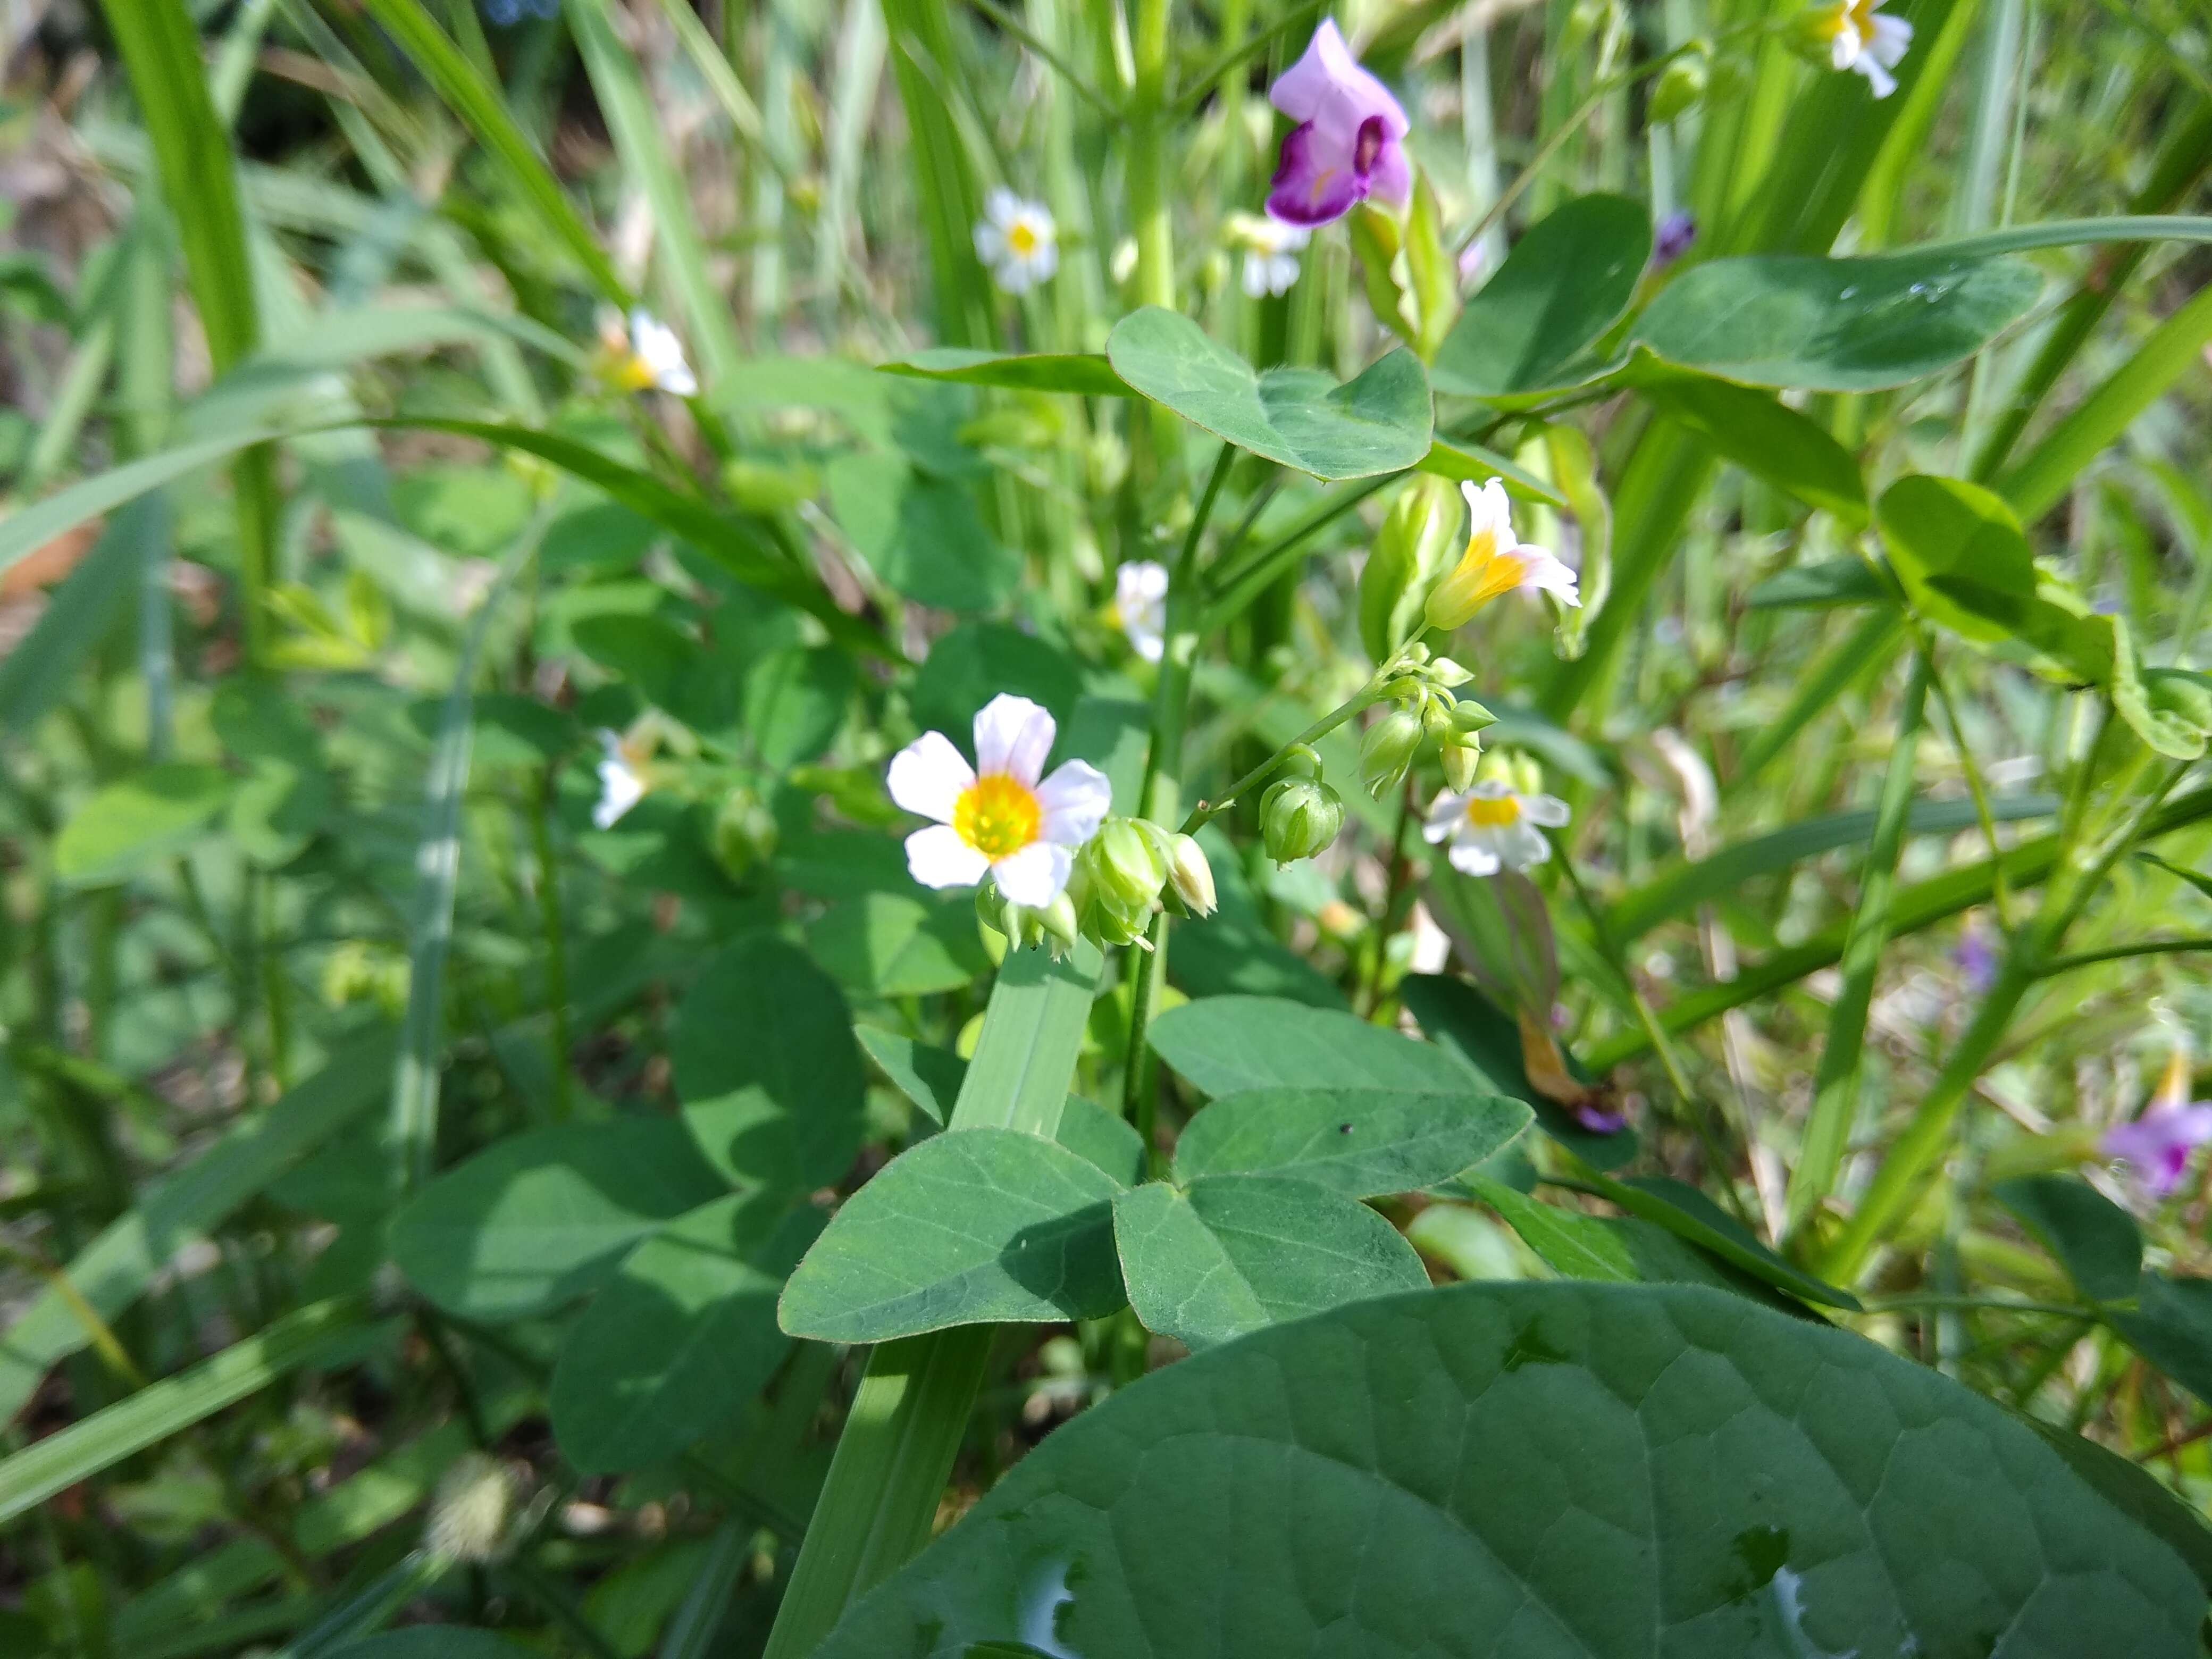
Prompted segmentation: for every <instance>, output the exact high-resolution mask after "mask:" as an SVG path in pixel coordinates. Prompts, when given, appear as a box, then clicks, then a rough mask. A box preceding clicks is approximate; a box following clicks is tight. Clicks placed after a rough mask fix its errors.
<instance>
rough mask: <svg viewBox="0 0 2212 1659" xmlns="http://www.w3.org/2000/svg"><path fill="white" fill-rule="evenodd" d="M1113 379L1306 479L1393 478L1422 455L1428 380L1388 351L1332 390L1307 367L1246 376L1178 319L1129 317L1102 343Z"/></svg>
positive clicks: (1149, 310) (1400, 354)
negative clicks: (1116, 376)
mask: <svg viewBox="0 0 2212 1659" xmlns="http://www.w3.org/2000/svg"><path fill="white" fill-rule="evenodd" d="M1106 355H1107V356H1108V357H1109V358H1110V359H1111V360H1112V362H1113V365H1114V368H1115V373H1117V374H1120V375H1121V378H1122V379H1123V380H1126V381H1127V382H1128V383H1129V384H1130V385H1131V386H1133V387H1135V388H1136V389H1137V390H1138V391H1139V392H1142V393H1144V395H1145V396H1146V397H1147V398H1152V400H1153V401H1154V402H1155V403H1160V404H1166V405H1167V406H1168V407H1169V408H1170V409H1172V410H1175V412H1176V414H1178V415H1180V416H1182V417H1183V418H1184V419H1185V420H1187V421H1188V422H1191V423H1192V424H1193V425H1194V426H1201V427H1204V428H1206V430H1207V431H1208V432H1211V433H1212V434H1213V435H1215V436H1216V437H1218V438H1222V439H1225V440H1226V441H1229V442H1231V443H1232V444H1235V445H1236V446H1237V447H1238V448H1240V449H1249V450H1250V451H1251V452H1252V453H1254V454H1255V455H1264V456H1266V457H1267V459H1269V460H1271V461H1279V462H1281V463H1282V464H1283V465H1285V466H1294V467H1296V468H1297V469H1298V470H1299V471H1302V472H1310V473H1312V474H1313V475H1314V477H1316V478H1364V477H1369V476H1370V475H1372V474H1374V473H1377V472H1398V471H1403V470H1404V469H1405V468H1407V467H1409V466H1414V465H1419V462H1420V461H1421V459H1423V458H1424V457H1425V456H1426V455H1427V454H1428V453H1429V438H1430V426H1431V408H1430V401H1429V382H1428V377H1427V376H1426V375H1425V374H1422V372H1421V364H1420V360H1419V358H1417V357H1415V356H1413V353H1412V352H1410V351H1394V352H1392V353H1391V354H1390V355H1389V356H1387V357H1384V358H1383V359H1382V360H1380V361H1379V362H1375V363H1372V364H1370V366H1369V367H1368V368H1366V369H1365V370H1364V372H1363V373H1361V374H1359V375H1358V377H1357V378H1356V379H1353V380H1347V381H1346V382H1344V383H1343V384H1342V385H1339V384H1338V383H1337V382H1336V381H1335V380H1332V379H1331V378H1330V377H1329V376H1328V375H1327V374H1324V373H1322V371H1321V370H1320V369H1317V368H1271V369H1268V370H1267V371H1266V372H1265V373H1264V374H1262V373H1261V372H1259V371H1257V370H1255V369H1254V368H1253V367H1252V365H1251V364H1249V363H1248V362H1245V361H1244V360H1243V358H1242V357H1240V356H1237V354H1236V353H1235V352H1233V351H1231V349H1229V348H1228V347H1227V346H1225V345H1223V344H1221V343H1219V342H1218V341H1217V340H1214V339H1212V338H1211V337H1209V336H1208V335H1207V334H1206V331H1205V330H1204V329H1202V328H1200V327H1199V325H1197V324H1196V323H1194V322H1193V321H1191V319H1189V318H1188V317H1182V316H1178V315H1177V314H1176V313H1174V312H1172V311H1165V310H1163V309H1161V308H1160V307H1158V306H1146V307H1145V308H1144V309H1142V310H1141V311H1133V312H1132V313H1129V315H1127V317H1124V318H1123V319H1121V321H1120V322H1119V323H1117V324H1115V327H1114V331H1113V333H1112V334H1110V335H1109V336H1108V337H1107V340H1106Z"/></svg>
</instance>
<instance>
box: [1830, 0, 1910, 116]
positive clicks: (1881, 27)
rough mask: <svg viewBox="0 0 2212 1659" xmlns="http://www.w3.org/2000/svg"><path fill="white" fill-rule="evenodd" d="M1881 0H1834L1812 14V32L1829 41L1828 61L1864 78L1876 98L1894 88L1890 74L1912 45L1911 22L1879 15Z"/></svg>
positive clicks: (1895, 79)
mask: <svg viewBox="0 0 2212 1659" xmlns="http://www.w3.org/2000/svg"><path fill="white" fill-rule="evenodd" d="M1881 3H1882V0H1834V3H1832V4H1831V5H1827V6H1824V7H1822V8H1821V9H1820V10H1819V11H1818V12H1816V13H1814V20H1813V32H1814V34H1815V35H1816V36H1818V37H1820V38H1822V39H1825V40H1826V41H1827V43H1828V61H1829V62H1830V63H1832V64H1834V65H1835V66H1836V67H1837V68H1838V69H1839V70H1857V72H1858V73H1859V74H1861V75H1863V76H1866V78H1867V83H1868V84H1869V86H1871V87H1872V88H1874V95H1875V97H1877V98H1887V97H1888V96H1889V94H1891V93H1893V92H1895V91H1896V90H1897V77H1896V76H1893V75H1892V74H1891V73H1890V70H1893V69H1895V68H1896V67H1897V66H1898V65H1899V64H1901V63H1903V62H1904V61H1905V52H1906V51H1907V49H1908V48H1910V47H1911V45H1912V25H1911V24H1910V23H1908V22H1906V21H1905V20H1904V19H1903V18H1902V17H1884V16H1881V15H1878V8H1879V7H1880V6H1881Z"/></svg>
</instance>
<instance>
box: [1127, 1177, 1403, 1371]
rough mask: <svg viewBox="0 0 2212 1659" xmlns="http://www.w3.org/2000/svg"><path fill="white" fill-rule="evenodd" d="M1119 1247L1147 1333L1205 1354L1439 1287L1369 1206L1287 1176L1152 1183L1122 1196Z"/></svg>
mask: <svg viewBox="0 0 2212 1659" xmlns="http://www.w3.org/2000/svg"><path fill="white" fill-rule="evenodd" d="M1114 1241H1115V1244H1116V1246H1117V1247H1118V1248H1119V1249H1120V1250H1121V1277H1122V1279H1124V1281H1125V1282H1126V1283H1127V1285H1128V1287H1129V1305H1130V1306H1131V1307H1133V1308H1134V1309H1135V1310H1137V1317H1138V1318H1139V1319H1140V1320H1142V1321H1143V1322H1144V1324H1145V1328H1146V1329H1147V1330H1152V1331H1158V1333H1159V1334H1161V1335H1163V1336H1172V1337H1174V1338H1176V1340H1179V1341H1182V1342H1184V1343H1186V1344H1188V1346H1191V1347H1194V1348H1202V1347H1206V1346H1210V1345H1211V1344H1213V1343H1216V1342H1226V1341H1228V1340H1230V1339H1231V1337H1236V1336H1242V1335H1243V1334H1245V1333H1246V1332H1247V1331H1256V1330H1258V1329H1259V1328H1261V1326H1263V1325H1273V1324H1278V1323H1279V1322H1282V1321H1284V1320H1287V1319H1299V1318H1303V1317H1304V1316H1306V1315H1307V1314H1310V1313H1319V1312H1320V1311H1322V1310H1323V1309H1325V1308H1334V1307H1337V1306H1340V1305H1341V1304H1344V1303H1346V1302H1358V1301H1360V1300H1362V1299H1363V1298H1365V1297H1376V1296H1388V1295H1389V1294H1390V1292H1392V1291H1407V1290H1418V1289H1419V1287H1420V1286H1422V1285H1425V1284H1427V1283H1428V1282H1429V1276H1428V1272H1427V1270H1426V1269H1425V1268H1424V1267H1422V1266H1421V1258H1420V1257H1419V1255H1416V1254H1415V1253H1414V1250H1413V1246H1412V1245H1410V1244H1408V1243H1407V1242H1406V1240H1405V1238H1404V1237H1403V1236H1402V1235H1401V1233H1400V1232H1399V1231H1398V1230H1397V1229H1396V1228H1395V1227H1393V1226H1392V1225H1390V1224H1389V1222H1387V1221H1385V1220H1384V1219H1383V1218H1382V1217H1381V1216H1379V1215H1377V1214H1376V1213H1375V1212H1374V1211H1372V1210H1370V1209H1369V1208H1368V1207H1367V1206H1365V1205H1364V1204H1358V1203H1354V1202H1353V1201H1352V1200H1351V1199H1348V1198H1344V1197H1340V1195H1339V1194H1335V1193H1333V1192H1331V1191H1329V1190H1328V1188H1325V1187H1316V1186H1315V1185H1314V1184H1313V1183H1312V1182H1307V1181H1292V1180H1286V1179H1285V1178H1283V1177H1281V1176H1239V1175H1229V1176H1205V1177H1203V1178H1201V1179H1200V1180H1197V1181H1194V1182H1191V1183H1190V1185H1189V1186H1188V1187H1183V1188H1177V1187H1171V1186H1170V1185H1169V1184H1168V1183H1167V1182H1164V1181H1154V1182H1148V1183H1146V1185H1144V1186H1142V1187H1139V1188H1136V1189H1135V1190H1134V1191H1132V1192H1127V1193H1124V1194H1121V1196H1120V1197H1119V1198H1117V1199H1115V1200H1114Z"/></svg>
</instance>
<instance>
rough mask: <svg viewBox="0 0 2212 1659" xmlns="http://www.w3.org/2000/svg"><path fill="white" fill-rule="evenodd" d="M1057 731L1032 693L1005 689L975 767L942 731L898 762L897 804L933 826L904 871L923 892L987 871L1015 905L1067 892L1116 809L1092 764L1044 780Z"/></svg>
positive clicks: (982, 726)
mask: <svg viewBox="0 0 2212 1659" xmlns="http://www.w3.org/2000/svg"><path fill="white" fill-rule="evenodd" d="M1056 732H1057V728H1056V727H1055V726H1054V722H1053V718H1052V716H1051V715H1050V714H1047V713H1046V712H1045V711H1044V710H1043V709H1042V708H1039V707H1038V706H1037V705H1036V703H1033V702H1030V700H1029V699H1028V698H1027V697H1017V696H1011V695H1008V694H1006V693H1004V692H1002V693H1000V695H999V696H995V697H994V698H992V699H991V701H990V702H987V703H986V704H984V705H983V708H982V710H981V712H980V713H979V714H977V715H976V716H975V765H973V766H970V765H969V763H968V762H967V759H966V757H964V756H963V755H962V754H961V752H960V751H959V750H957V749H956V748H955V747H953V744H952V740H951V738H948V737H946V736H945V734H944V733H943V732H924V733H923V734H922V735H921V737H919V738H915V740H914V741H913V742H912V743H910V744H908V745H907V746H906V747H905V748H903V749H902V750H899V752H898V753H897V754H896V755H894V756H893V757H891V765H890V778H889V783H890V795H891V799H893V800H895V801H896V802H897V803H898V804H899V805H901V806H902V807H904V808H905V809H906V810H907V811H909V812H915V813H919V814H920V815H921V817H926V818H932V819H934V820H935V822H934V823H932V824H931V825H930V827H929V828H928V829H917V830H915V832H914V834H912V835H911V836H908V837H907V839H906V867H907V869H908V872H909V873H910V874H912V876H913V877H914V878H915V880H916V881H918V882H920V883H921V884H922V885H923V886H925V887H973V886H975V884H978V883H980V882H981V880H982V879H983V878H984V876H985V875H989V876H991V877H992V878H994V880H995V881H996V882H997V883H998V887H999V892H1000V895H1001V896H1003V897H1004V898H1005V899H1006V901H1007V902H1009V903H1012V904H1021V905H1027V906H1028V907H1030V908H1031V909H1036V910H1042V909H1043V908H1045V907H1046V906H1047V905H1048V904H1050V903H1051V902H1053V901H1054V899H1056V898H1058V897H1059V896H1060V893H1061V892H1062V891H1063V890H1065V889H1066V886H1067V877H1068V872H1069V871H1070V870H1071V869H1072V868H1073V866H1074V861H1075V849H1076V848H1079V847H1080V846H1082V845H1083V843H1084V842H1086V841H1089V840H1090V839H1091V836H1093V835H1095V834H1097V829H1098V825H1099V823H1100V822H1101V821H1102V820H1103V818H1104V817H1105V816H1106V814H1107V812H1108V811H1109V810H1110V809H1111V808H1112V806H1113V804H1114V792H1113V788H1112V787H1111V786H1110V785H1109V784H1108V783H1107V781H1106V775H1105V774H1104V773H1103V772H1101V771H1100V770H1099V769H1097V767H1095V766H1093V765H1091V763H1089V762H1087V761H1079V760H1072V761H1066V762H1063V763H1061V764H1060V765H1059V766H1057V767H1055V768H1054V769H1053V772H1052V775H1050V776H1049V777H1045V776H1043V773H1044V762H1045V757H1046V756H1047V755H1048V754H1050V753H1051V752H1052V742H1053V738H1054V736H1055V735H1056Z"/></svg>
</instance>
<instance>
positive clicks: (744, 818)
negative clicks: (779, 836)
mask: <svg viewBox="0 0 2212 1659" xmlns="http://www.w3.org/2000/svg"><path fill="white" fill-rule="evenodd" d="M775 841H776V826H775V813H773V812H771V811H769V809H768V808H767V806H766V805H763V803H762V801H761V799H760V798H759V797H758V796H757V795H755V794H754V793H752V791H750V789H732V790H731V791H730V793H728V794H727V795H726V796H724V797H723V799H722V804H721V805H720V807H718V808H717V809H716V810H715V812H714V832H713V836H712V840H711V842H710V844H711V845H712V847H713V848H714V861H715V862H716V863H717V864H719V865H720V866H722V869H723V872H724V873H726V875H727V876H728V877H729V878H730V879H731V880H732V881H734V882H736V883H738V884H739V885H741V886H742V885H743V884H744V883H745V881H746V880H747V879H748V878H750V876H751V875H752V873H753V872H754V871H756V870H757V869H758V868H759V867H760V866H762V865H763V864H764V863H766V862H767V861H768V860H769V858H770V857H772V856H773V855H774V854H775Z"/></svg>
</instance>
